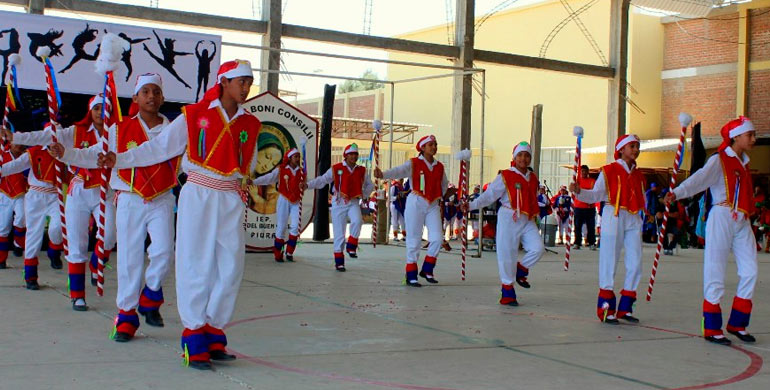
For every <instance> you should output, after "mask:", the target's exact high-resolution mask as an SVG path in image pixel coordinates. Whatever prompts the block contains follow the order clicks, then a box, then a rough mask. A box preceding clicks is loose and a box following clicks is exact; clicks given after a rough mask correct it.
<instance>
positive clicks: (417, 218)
mask: <svg viewBox="0 0 770 390" xmlns="http://www.w3.org/2000/svg"><path fill="white" fill-rule="evenodd" d="M415 148H416V149H417V151H418V152H419V153H420V155H419V156H417V157H413V158H411V159H410V160H409V161H407V162H405V163H404V164H402V165H400V166H397V167H395V168H393V169H390V170H387V171H385V172H382V171H381V170H379V169H375V170H374V176H375V177H377V178H380V179H401V178H405V177H406V178H409V184H410V186H411V188H412V192H411V193H410V194H409V196H408V197H407V198H406V211H405V212H404V217H405V219H406V284H407V285H408V286H411V287H421V286H422V285H421V284H420V283H419V282H418V281H417V260H418V258H419V257H420V241H421V240H422V231H423V227H424V226H427V228H428V252H427V254H426V255H425V261H424V262H423V264H422V270H421V271H420V274H419V275H420V276H421V277H423V278H425V280H427V281H428V283H438V280H436V278H434V277H433V269H434V268H435V266H436V260H437V256H438V252H439V250H440V249H441V244H442V242H443V241H444V240H443V238H444V237H443V233H442V232H443V229H442V226H441V199H442V197H443V195H444V193H446V190H447V187H448V183H449V181H448V180H447V178H446V173H445V172H444V165H443V164H441V162H439V161H438V160H436V158H435V156H436V152H437V151H438V145H437V144H436V137H435V136H433V135H428V136H425V137H422V138H420V140H419V141H418V142H417V145H415Z"/></svg>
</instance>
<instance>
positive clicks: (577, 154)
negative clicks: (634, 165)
mask: <svg viewBox="0 0 770 390" xmlns="http://www.w3.org/2000/svg"><path fill="white" fill-rule="evenodd" d="M572 134H573V135H574V136H575V137H577V141H576V143H575V163H574V164H573V165H572V182H573V183H577V182H578V174H577V173H578V170H579V169H580V151H581V149H582V147H583V128H582V127H580V126H575V127H574V128H572ZM576 200H577V195H575V193H574V192H573V193H572V202H570V206H569V221H568V222H567V242H566V246H565V249H564V270H565V271H569V255H570V249H572V224H573V222H574V221H575V201H576Z"/></svg>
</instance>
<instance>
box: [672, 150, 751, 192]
mask: <svg viewBox="0 0 770 390" xmlns="http://www.w3.org/2000/svg"><path fill="white" fill-rule="evenodd" d="M725 154H727V155H728V156H730V157H738V155H737V154H736V153H735V151H734V150H733V148H731V147H729V146H728V147H727V149H725ZM740 160H741V164H742V165H743V166H744V167H746V164H748V163H749V156H747V155H746V153H744V154H743V158H742V159H740ZM741 185H743V184H741ZM706 189H709V191H711V199H712V204H714V205H718V204H719V203H722V202H726V203H728V204H732V199H730V200H728V199H727V193H726V191H725V174H724V170H722V161H721V160H720V159H719V154H718V153H717V154H714V155H713V156H711V157H710V158H709V159H708V161H706V165H704V166H703V168H701V169H699V170H698V171H697V172H695V173H693V174H692V175H690V177H688V178H687V180H685V181H683V182H682V183H681V184H679V186H678V187H676V188H674V195H675V196H676V198H677V199H684V198H689V197H691V196H693V195H695V194H697V193H699V192H702V191H705V190H706ZM749 190H750V191H753V188H749Z"/></svg>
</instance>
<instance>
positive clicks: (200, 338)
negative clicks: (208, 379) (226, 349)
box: [182, 327, 210, 361]
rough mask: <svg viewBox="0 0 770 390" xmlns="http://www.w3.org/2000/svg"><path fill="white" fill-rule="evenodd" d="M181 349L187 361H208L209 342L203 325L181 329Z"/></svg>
mask: <svg viewBox="0 0 770 390" xmlns="http://www.w3.org/2000/svg"><path fill="white" fill-rule="evenodd" d="M182 351H183V352H184V355H185V359H187V360H188V361H209V360H210V357H209V342H208V338H207V337H206V331H205V327H201V328H198V329H195V330H192V329H187V328H185V329H184V330H183V331H182Z"/></svg>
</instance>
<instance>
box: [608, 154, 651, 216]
mask: <svg viewBox="0 0 770 390" xmlns="http://www.w3.org/2000/svg"><path fill="white" fill-rule="evenodd" d="M602 172H604V181H605V183H606V185H607V194H608V195H609V198H610V202H609V204H610V205H612V206H613V207H615V215H618V212H619V211H620V209H625V210H626V211H628V212H629V213H631V214H634V213H638V212H639V211H640V210H642V209H644V176H643V175H642V173H641V172H639V170H638V169H636V168H634V169H632V170H631V173H628V172H626V170H625V168H623V166H622V165H620V163H618V162H617V161H616V162H614V163H611V164H607V165H605V166H604V167H602Z"/></svg>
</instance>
